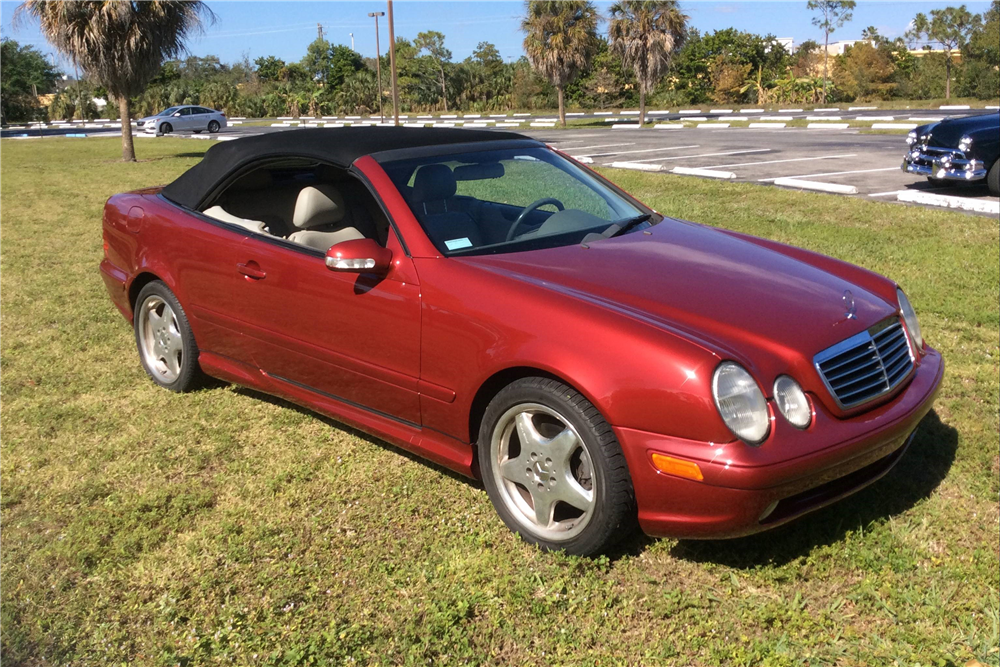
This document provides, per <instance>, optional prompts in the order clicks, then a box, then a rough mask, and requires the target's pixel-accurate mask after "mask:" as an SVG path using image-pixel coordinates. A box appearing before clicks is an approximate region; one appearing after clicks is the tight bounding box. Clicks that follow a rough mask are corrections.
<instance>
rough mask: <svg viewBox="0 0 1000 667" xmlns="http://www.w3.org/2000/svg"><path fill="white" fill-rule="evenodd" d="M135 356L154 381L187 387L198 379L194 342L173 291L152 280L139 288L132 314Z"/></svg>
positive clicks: (170, 386)
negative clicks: (137, 352)
mask: <svg viewBox="0 0 1000 667" xmlns="http://www.w3.org/2000/svg"><path fill="white" fill-rule="evenodd" d="M132 320H133V324H134V328H135V344H136V347H137V348H138V350H139V360H140V361H141V362H142V367H143V368H144V369H145V371H146V373H147V374H148V375H149V377H151V378H152V379H153V381H154V382H156V384H158V385H160V386H161V387H164V388H166V389H169V390H170V391H178V392H180V391H188V390H190V389H193V388H195V387H196V386H197V384H198V382H199V380H200V379H201V369H200V368H199V367H198V346H197V345H196V344H195V341H194V334H193V333H191V326H190V325H189V324H188V320H187V315H186V314H185V313H184V309H183V308H182V307H181V304H180V302H178V301H177V297H175V296H174V293H173V292H171V291H170V289H169V288H168V287H167V286H166V285H165V284H163V283H162V282H160V281H158V280H156V281H153V282H151V283H149V284H148V285H146V286H145V287H143V288H142V291H141V292H139V297H138V298H137V299H136V307H135V312H134V313H133V315H132Z"/></svg>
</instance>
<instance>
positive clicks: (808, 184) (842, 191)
mask: <svg viewBox="0 0 1000 667" xmlns="http://www.w3.org/2000/svg"><path fill="white" fill-rule="evenodd" d="M772 183H774V184H775V185H783V186H785V187H788V188H798V189H800V190H818V191H820V192H832V193H834V194H838V195H856V194H858V189H857V188H856V187H854V186H853V185H840V184H839V183H822V182H820V181H804V180H802V179H798V178H777V179H775V180H774V181H772Z"/></svg>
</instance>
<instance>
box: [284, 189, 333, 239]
mask: <svg viewBox="0 0 1000 667" xmlns="http://www.w3.org/2000/svg"><path fill="white" fill-rule="evenodd" d="M343 219H344V198H343V197H342V196H341V194H340V192H339V191H338V190H337V188H335V187H333V186H332V185H329V184H327V183H323V184H320V185H315V186H313V185H310V186H307V187H304V188H302V190H300V191H299V196H298V197H297V198H296V200H295V212H294V213H292V224H293V225H294V226H295V227H296V228H298V229H310V228H312V227H319V226H321V225H330V224H333V223H335V222H340V221H341V220H343Z"/></svg>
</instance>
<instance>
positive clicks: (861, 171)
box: [757, 167, 899, 183]
mask: <svg viewBox="0 0 1000 667" xmlns="http://www.w3.org/2000/svg"><path fill="white" fill-rule="evenodd" d="M875 171H899V167H886V168H885V169H858V170H855V171H829V172H826V173H824V174H799V175H798V176H777V177H775V178H758V179H757V182H758V183H765V182H767V181H776V180H778V179H779V178H815V177H817V176H843V175H845V174H870V173H872V172H875Z"/></svg>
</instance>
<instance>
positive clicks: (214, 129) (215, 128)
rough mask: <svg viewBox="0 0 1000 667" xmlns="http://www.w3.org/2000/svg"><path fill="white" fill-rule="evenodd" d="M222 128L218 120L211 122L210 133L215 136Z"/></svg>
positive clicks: (209, 125)
mask: <svg viewBox="0 0 1000 667" xmlns="http://www.w3.org/2000/svg"><path fill="white" fill-rule="evenodd" d="M220 128H221V126H220V125H219V121H217V120H213V121H212V122H210V123H209V124H208V131H209V132H210V133H212V134H215V133H216V132H218V131H219V129H220Z"/></svg>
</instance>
